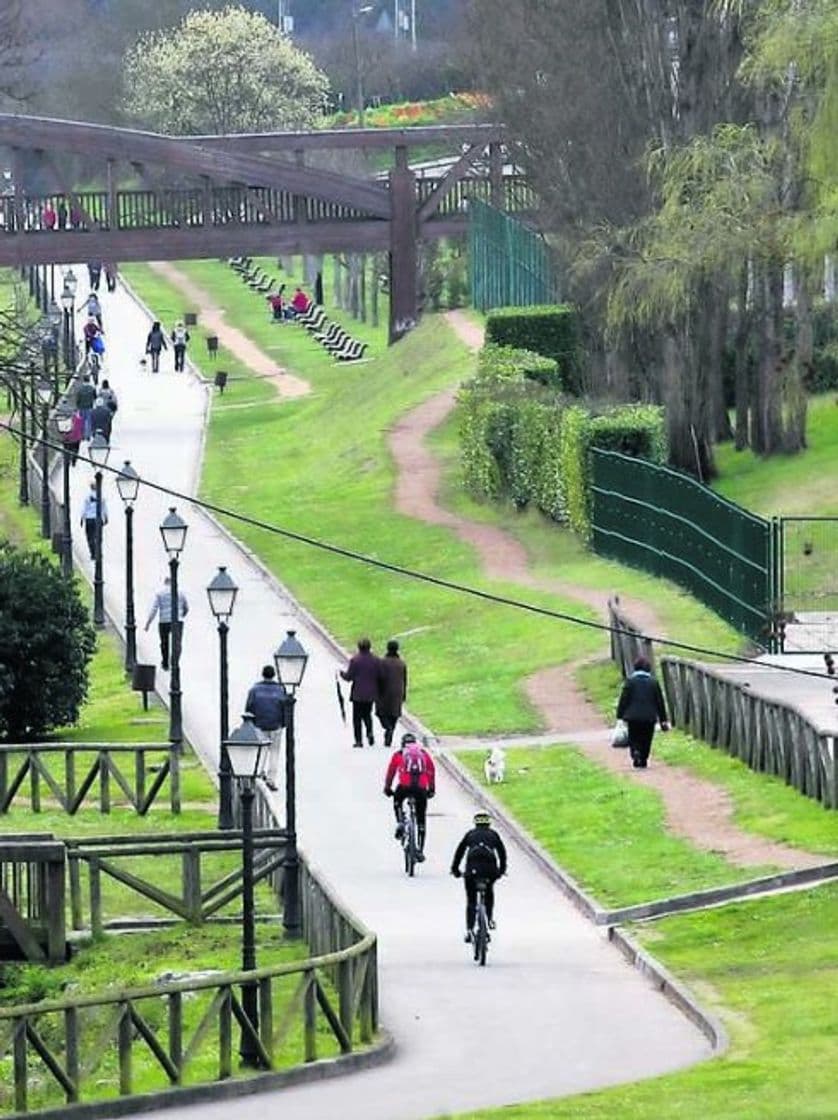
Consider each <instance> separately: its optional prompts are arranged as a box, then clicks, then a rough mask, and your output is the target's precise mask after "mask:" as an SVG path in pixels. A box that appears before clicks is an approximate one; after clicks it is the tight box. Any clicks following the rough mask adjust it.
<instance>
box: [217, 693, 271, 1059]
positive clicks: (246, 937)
mask: <svg viewBox="0 0 838 1120" xmlns="http://www.w3.org/2000/svg"><path fill="white" fill-rule="evenodd" d="M267 743H268V738H267V736H266V735H265V734H264V733H263V732H262V731H260V730H259V728H258V727H256V726H255V724H254V723H253V716H252V715H250V713H249V712H248V713H246V714H245V715H243V716H242V722H241V724H240V725H239V726H238V727H237V728H236V730H235V731H234V732H233V733H232V735H230V737H229V738H228V739H226V740H225V742H224V743H223V744H222V746H223V747H224V748H225V750H226V752H227V756H228V758H229V759H230V768H231V771H232V773H233V776H234V777H235V778H236V781H237V782H238V786H239V796H240V798H241V806H242V971H243V972H252V971H253V970H254V969H255V968H256V926H255V922H254V914H253V909H254V903H253V798H254V797H255V795H256V775H257V774H258V773H259V772H260V769H261V766H260V764H261V757H262V751H263V750H265V748H266V746H267ZM242 1009H243V1010H244V1013H245V1015H246V1016H247V1018H248V1019H249V1020H250V1024H251V1027H252V1029H253V1035H258V1033H259V991H258V988H257V985H256V984H255V983H249V984H242ZM239 1054H240V1056H241V1060H242V1065H245V1066H250V1067H251V1068H253V1069H258V1068H259V1067H260V1066H261V1065H262V1062H261V1059H260V1056H259V1050H258V1048H257V1046H256V1043H255V1039H254V1037H253V1036H252V1035H251V1034H250V1032H249V1031H247V1030H242V1033H241V1042H240V1044H239Z"/></svg>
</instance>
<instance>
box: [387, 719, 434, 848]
mask: <svg viewBox="0 0 838 1120" xmlns="http://www.w3.org/2000/svg"><path fill="white" fill-rule="evenodd" d="M394 781H396V783H397V785H396V789H395V791H394V790H393V782H394ZM435 793H436V768H435V766H434V760H433V759H432V758H431V756H430V754H429V753H428V751H426V750H425V748H424V747H421V746H420V745H419V743H418V742H417V741H416V736H415V735H411V734H410V733H409V732H408V734H407V735H402V741H401V746H400V747H399V749H398V750H396V751H393V755H392V757H391V759H390V762H389V764H388V766H387V773H386V775H385V777H384V796H385V797H392V798H393V811H394V812H395V814H396V839H397V840H401V838H402V831H403V829H404V824H403V823H402V804H403V802H404V800H405V798H406V797H412V798H413V800H414V802H415V804H416V828H417V832H418V836H417V840H418V843H419V851H418V853H417V857H416V858H417V859H418V860H419V862H420V863H421V862H422V861H423V860H424V858H425V821H426V819H427V815H428V801H430V799H431V798H432V797H433V795H434V794H435Z"/></svg>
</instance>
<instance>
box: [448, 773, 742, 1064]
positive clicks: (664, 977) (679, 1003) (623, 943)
mask: <svg viewBox="0 0 838 1120" xmlns="http://www.w3.org/2000/svg"><path fill="white" fill-rule="evenodd" d="M438 757H439V761H440V763H441V764H442V766H443V768H444V769H445V771H446V773H447V774H448V775H449V776H450V777H451V778H453V779H454V781H455V782H457V783H458V784H459V785H460V786H461V787H462V788H463V789H464V790H466V792H468V793H469V794H470V795H471V796H472V797H473V798H474V799H475V800H476V801H478V802H479V803H480V804H481V805H482V806H483V807H484V808H485V809H486V810H487V811H488V812H490V813H491V814H492V815H493V816H494V817H496V818H497V819H498V820H500V821H502V822H503V826H504V828H505V829H506V830H507V831H508V832H509V834H510V835H511V836H512V838H513V840H514V841H515V842H516V844H517V845H518V846H519V847H520V848H522V849H523V851H524V852H526V854H527V855H528V856H529V857H530V858H531V859H532V860H533V861H534V862H535V863H536V864H537V865H538V867H539V868H540V869H541V870H542V871H543V872H544V873H545V874H546V875H547V877H548V878H549V879H550V880H552V882H553V883H555V885H556V886H557V887H558V888H559V889H560V890H561V891H562V893H563V894H565V895H567V897H568V898H569V899H570V901H571V902H572V903H573V904H574V905H575V906H576V908H577V909H578V910H581V912H582V913H583V914H584V915H585V917H586V918H589V919H590V920H591V921H592V922H594V924H595V925H601V924H603V923H602V921H601V918H602V916H603V915H605V914H606V913H607V912H606V911H604V910H603V909H602V908H601V907H600V906H599V904H598V903H597V902H596V901H595V900H594V899H593V898H592V897H591V895H589V894H588V893H587V892H586V891H584V890H583V889H582V887H581V886H580V885H579V883H577V882H576V880H575V879H574V878H573V876H572V875H569V874H568V873H567V872H566V871H565V870H563V868H561V867H559V865H558V864H557V863H554V861H553V860H552V859H551V857H550V856H549V855H548V854H547V852H546V851H545V850H544V848H542V847H541V845H540V844H539V843H538V842H537V841H536V840H534V839H533V838H532V837H531V836H530V835H529V834H528V833H527V832H525V830H524V829H523V828H522V827H521V825H520V824H519V823H518V821H517V820H516V819H515V818H514V817H513V816H511V815H510V814H509V813H508V812H507V811H506V809H505V808H503V807H502V806H501V805H500V803H499V802H498V801H497V800H496V798H494V797H492V796H491V794H489V793H487V792H486V791H485V790H484V789H482V788H481V787H480V786H479V785H478V784H477V783H476V782H475V781H474V779H473V778H472V777H471V775H470V774H469V773H468V772H467V771H466V770H465V769H464V768H463V767H462V766H461V765H460V763H459V762H458V761H457V759H455V758H452V757H451V756H450V755H449V754H447V753H445V752H440V754H439V756H438ZM607 936H608V940H609V941H610V942H612V944H614V945H616V947H617V948H618V949H619V951H620V952H621V953H622V955H623V956H624V957H625V958H626V960H627V961H628V962H629V963H630V964H631V965H632V966H633V967H634V968H636V969H637V970H638V971H639V972H640V973H641V974H642V975H643V976H645V977H646V979H647V980H649V982H650V983H651V984H652V986H653V987H654V988H656V989H657V990H658V991H659V992H660V993H661V994H662V995H663V996H665V998H666V999H667V1000H668V1001H669V1002H670V1003H671V1004H672V1005H673V1006H674V1007H677V1008H678V1010H679V1011H680V1012H681V1013H682V1014H683V1015H685V1016H686V1017H687V1018H688V1019H689V1020H690V1022H691V1023H693V1025H694V1026H696V1027H697V1028H698V1029H699V1030H700V1031H701V1033H702V1034H703V1035H704V1037H705V1038H706V1039H707V1040H708V1042H709V1043H710V1045H711V1046H712V1047H713V1056H714V1057H715V1056H718V1055H719V1054H722V1053H723V1052H724V1051H725V1050H727V1048H728V1046H729V1042H730V1040H729V1038H728V1035H727V1032H726V1031H725V1029H724V1027H723V1026H722V1023H721V1020H719V1019H718V1018H717V1017H716V1016H715V1015H713V1014H711V1013H710V1012H709V1011H705V1010H704V1008H703V1007H702V1006H701V1004H700V1003H699V1002H698V1000H697V999H695V997H694V996H693V995H692V993H691V992H690V991H689V989H688V988H687V987H686V986H685V985H683V984H682V983H681V982H680V981H679V980H676V978H675V977H674V976H672V974H671V973H670V972H669V971H668V970H667V969H666V968H664V966H663V965H662V964H661V963H660V962H659V961H657V960H655V958H654V957H653V956H652V955H651V954H650V953H648V952H647V951H646V950H645V949H642V948H641V947H640V946H639V945H638V944H637V943H636V942H635V941H634V939H633V938H632V937H631V936H630V935H629V934H628V933H627V932H626V931H625V930H623V929H620V928H619V927H618V926H613V925H612V926H609V927H608V931H607Z"/></svg>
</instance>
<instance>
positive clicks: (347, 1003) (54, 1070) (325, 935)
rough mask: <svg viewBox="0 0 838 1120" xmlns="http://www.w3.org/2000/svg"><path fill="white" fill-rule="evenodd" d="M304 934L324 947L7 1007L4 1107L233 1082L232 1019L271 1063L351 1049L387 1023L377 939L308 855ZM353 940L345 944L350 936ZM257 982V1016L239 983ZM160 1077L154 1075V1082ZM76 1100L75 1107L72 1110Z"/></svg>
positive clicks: (0, 1091)
mask: <svg viewBox="0 0 838 1120" xmlns="http://www.w3.org/2000/svg"><path fill="white" fill-rule="evenodd" d="M300 875H301V896H302V902H303V933H304V936H305V938H306V940H307V941H308V943H309V944H310V945H320V946H322V947H323V949H324V950H326V951H324V952H323V953H322V954H321V955H319V956H315V957H313V958H309V959H307V960H303V961H299V962H295V963H292V964H285V965H276V966H273V967H269V968H261V969H256V970H254V971H253V972H236V973H227V974H224V975H221V976H213V977H202V978H196V979H194V980H182V981H179V982H176V983H170V984H161V985H154V986H149V987H145V988H138V989H134V990H131V991H124V992H117V993H112V994H107V995H102V996H87V997H83V998H80V999H75V1000H60V1001H50V1002H43V1003H37V1004H30V1005H26V1006H19V1007H15V1008H10V1009H8V1010H2V1011H0V1064H1V1063H4V1062H5V1061H6V1060H7V1059H8V1057H9V1056H11V1070H10V1076H9V1077H8V1078H7V1079H6V1080H5V1082H4V1083H2V1084H0V1108H2V1109H3V1110H5V1111H8V1110H10V1109H14V1111H15V1113H17V1114H26V1113H28V1112H32V1111H37V1110H38V1109H42V1108H46V1107H51V1106H52V1107H54V1106H56V1104H60V1103H61V1102H63V1103H64V1104H65V1105H66V1106H71V1105H73V1104H76V1103H79V1102H86V1101H90V1100H92V1099H109V1098H111V1097H113V1096H115V1095H118V1096H120V1097H128V1096H131V1095H132V1094H134V1093H135V1092H136V1091H137V1088H138V1080H139V1075H140V1071H139V1069H138V1065H139V1062H140V1061H142V1062H143V1067H142V1071H141V1075H142V1088H143V1091H144V1092H148V1091H149V1089H155V1088H156V1089H158V1090H160V1089H164V1088H167V1087H169V1086H181V1085H186V1084H197V1083H206V1082H207V1080H208V1077H207V1072H206V1071H207V1069H208V1068H211V1069H212V1070H213V1071H214V1077H212V1078H211V1080H219V1081H220V1080H224V1079H226V1078H229V1077H231V1076H233V1074H234V1073H235V1065H234V1056H233V1045H234V1042H233V1027H234V1022H235V1023H237V1024H238V1026H239V1028H240V1030H241V1032H242V1033H243V1035H245V1036H247V1037H248V1038H249V1039H250V1040H251V1041H252V1043H253V1045H254V1047H255V1049H256V1051H257V1053H258V1055H259V1059H260V1063H261V1065H262V1067H263V1068H264V1069H265V1070H275V1069H278V1068H280V1067H286V1066H289V1065H292V1064H296V1063H297V1062H299V1061H302V1062H305V1063H311V1062H315V1061H317V1059H318V1057H320V1056H326V1055H324V1054H323V1049H324V1047H325V1046H328V1050H329V1053H334V1052H339V1053H342V1054H348V1053H350V1052H351V1051H352V1050H354V1049H356V1048H357V1047H358V1046H364V1045H368V1044H369V1043H371V1042H372V1041H373V1039H374V1037H375V1033H376V1031H377V1028H378V988H377V960H376V940H375V937H374V935H373V934H371V933H369V932H368V931H367V930H366V929H365V927H364V926H362V925H361V924H360V923H359V922H358V921H357V920H356V919H355V918H353V917H352V915H351V914H349V913H348V912H347V911H346V910H345V909H344V908H343V907H342V906H341V905H340V904H339V903H338V902H337V900H336V899H335V898H334V896H333V895H332V893H331V892H330V890H329V888H328V887H326V886H325V885H324V884H323V883H322V882H321V881H320V880H319V878H318V876H317V875H316V873H315V872H313V871H312V870H311V869H310V868H309V867H308V865H307V864H306V862H305V860H304V859H303V860H302V861H301V865H300ZM347 941H348V942H349V944H345V942H347ZM245 985H256V990H257V997H258V998H257V1005H258V1011H259V1026H258V1030H255V1029H254V1027H253V1024H252V1023H251V1021H250V1020H249V1018H248V1017H247V1015H246V1014H245V1011H244V1008H243V1003H242V999H241V998H240V994H239V993H240V989H241V988H242V987H243V986H245ZM152 1083H153V1084H152ZM71 1114H72V1110H68V1115H71Z"/></svg>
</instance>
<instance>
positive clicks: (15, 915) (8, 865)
mask: <svg viewBox="0 0 838 1120" xmlns="http://www.w3.org/2000/svg"><path fill="white" fill-rule="evenodd" d="M65 854H66V849H65V847H64V844H63V843H62V842H61V841H60V840H56V839H55V837H54V836H53V835H52V834H51V833H48V832H45V833H32V834H30V835H28V836H20V835H15V836H11V835H7V836H0V960H10V959H18V958H23V959H24V960H29V961H36V962H44V961H47V962H49V963H50V964H58V963H63V962H64V961H65V960H66V958H67V938H66V917H65V912H64V911H65V893H66V891H65Z"/></svg>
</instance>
